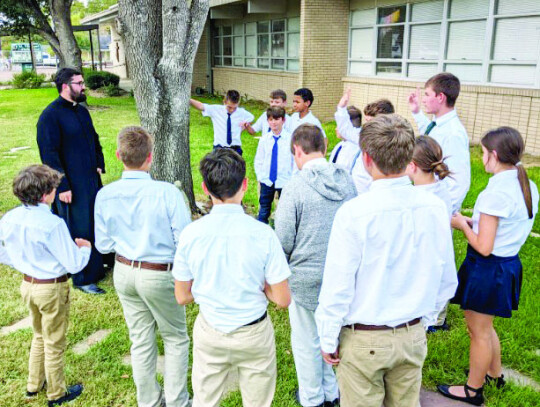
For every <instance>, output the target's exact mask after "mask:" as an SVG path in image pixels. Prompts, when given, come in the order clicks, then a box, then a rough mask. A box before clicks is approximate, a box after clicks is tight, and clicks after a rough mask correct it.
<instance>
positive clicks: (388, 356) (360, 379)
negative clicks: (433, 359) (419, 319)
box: [337, 323, 427, 407]
mask: <svg viewBox="0 0 540 407" xmlns="http://www.w3.org/2000/svg"><path fill="white" fill-rule="evenodd" d="M426 354H427V344H426V334H425V331H424V328H423V326H422V324H421V323H420V324H416V325H413V326H410V327H404V328H399V329H388V330H381V331H353V330H352V329H349V328H342V330H341V335H340V350H339V357H340V359H341V362H340V363H339V365H338V368H337V377H338V384H339V392H340V395H341V406H342V407H381V404H382V403H383V402H384V405H385V407H417V406H419V405H420V403H419V397H420V386H421V384H422V366H423V364H424V359H425V358H426Z"/></svg>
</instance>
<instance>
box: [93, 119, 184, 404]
mask: <svg viewBox="0 0 540 407" xmlns="http://www.w3.org/2000/svg"><path fill="white" fill-rule="evenodd" d="M152 146H153V141H152V137H151V136H150V134H148V132H146V130H144V129H143V128H141V127H135V126H134V127H125V128H123V129H122V130H121V131H120V133H119V134H118V149H117V152H116V156H117V157H118V158H119V159H120V160H121V161H122V163H123V164H124V172H123V173H122V179H120V180H118V181H116V182H113V183H111V184H109V185H107V186H105V187H104V188H102V189H101V190H100V191H99V192H98V194H97V197H96V205H95V228H96V248H97V249H98V250H99V251H100V252H101V253H111V252H116V262H115V265H114V286H115V288H116V291H117V293H118V298H120V302H121V303H122V308H123V310H124V316H125V319H126V324H127V326H128V328H129V337H130V339H131V342H132V345H131V361H132V365H133V380H134V381H135V385H136V386H137V400H138V404H139V406H141V407H147V406H157V405H160V403H162V392H161V387H160V385H159V383H158V382H157V378H156V362H157V357H158V350H157V341H156V332H155V331H156V330H155V328H156V327H157V328H158V329H159V332H160V334H161V337H162V339H163V343H164V348H165V373H164V375H163V376H164V382H165V383H164V384H165V386H164V387H165V392H164V396H165V397H164V399H165V400H164V401H165V402H166V403H167V406H169V407H186V406H188V405H189V395H188V391H187V370H188V355H189V338H188V334H187V328H186V313H185V310H184V307H182V306H180V305H178V304H177V303H176V300H175V298H174V279H173V277H172V274H171V268H172V262H173V259H174V252H175V250H176V245H177V244H178V236H179V235H180V232H181V231H182V229H183V228H184V227H185V226H186V225H187V224H189V223H190V222H191V216H190V215H191V214H190V211H189V209H188V208H187V206H186V204H185V202H184V199H183V196H182V193H181V192H180V191H179V190H178V188H176V187H175V186H174V185H172V184H169V183H167V182H162V181H154V180H153V179H152V178H150V174H149V173H148V171H149V170H150V166H151V164H152Z"/></svg>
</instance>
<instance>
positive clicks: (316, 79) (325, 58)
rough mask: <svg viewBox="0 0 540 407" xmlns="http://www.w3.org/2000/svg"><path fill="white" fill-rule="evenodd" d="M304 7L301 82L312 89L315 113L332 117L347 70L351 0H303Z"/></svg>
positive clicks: (301, 27)
mask: <svg viewBox="0 0 540 407" xmlns="http://www.w3.org/2000/svg"><path fill="white" fill-rule="evenodd" d="M300 7H301V12H300V78H299V79H300V86H301V87H306V88H310V89H311V90H312V92H313V94H314V96H315V102H314V104H313V113H314V114H315V116H317V117H318V118H319V119H320V120H323V121H326V120H332V118H333V116H334V111H335V109H336V105H337V103H338V101H339V99H340V98H341V95H342V93H343V84H342V81H341V79H342V78H343V76H345V75H346V73H347V54H348V42H349V1H348V0H334V1H332V2H331V6H329V2H328V1H326V0H302V1H301V5H300Z"/></svg>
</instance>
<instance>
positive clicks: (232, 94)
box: [223, 89, 240, 104]
mask: <svg viewBox="0 0 540 407" xmlns="http://www.w3.org/2000/svg"><path fill="white" fill-rule="evenodd" d="M223 101H224V102H226V101H229V102H232V103H235V104H236V103H240V93H238V91H237V90H234V89H231V90H228V91H227V93H226V94H225V99H223Z"/></svg>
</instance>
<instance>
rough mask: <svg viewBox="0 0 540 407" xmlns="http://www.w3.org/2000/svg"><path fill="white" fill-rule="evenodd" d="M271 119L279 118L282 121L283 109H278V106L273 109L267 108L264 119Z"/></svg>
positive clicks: (283, 116)
mask: <svg viewBox="0 0 540 407" xmlns="http://www.w3.org/2000/svg"><path fill="white" fill-rule="evenodd" d="M270 117H271V118H272V119H279V118H280V117H281V118H282V119H284V118H285V109H283V108H282V107H278V106H274V107H269V108H268V109H266V118H268V119H269V118H270Z"/></svg>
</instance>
